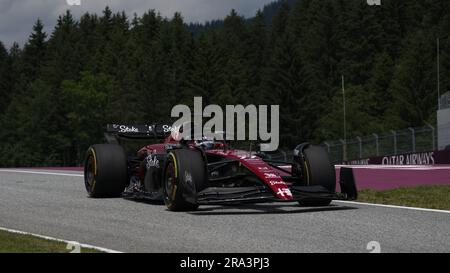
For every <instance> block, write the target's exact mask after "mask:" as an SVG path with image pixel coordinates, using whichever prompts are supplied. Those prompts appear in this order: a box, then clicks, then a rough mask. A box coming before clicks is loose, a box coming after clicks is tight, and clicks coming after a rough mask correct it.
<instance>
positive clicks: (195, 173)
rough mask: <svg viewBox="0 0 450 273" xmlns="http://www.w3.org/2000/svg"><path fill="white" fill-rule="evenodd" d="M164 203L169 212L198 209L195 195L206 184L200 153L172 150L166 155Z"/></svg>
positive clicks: (203, 164) (204, 169)
mask: <svg viewBox="0 0 450 273" xmlns="http://www.w3.org/2000/svg"><path fill="white" fill-rule="evenodd" d="M163 177H164V178H163V179H164V180H163V195H164V203H165V204H166V206H167V208H168V209H169V210H171V211H193V210H196V209H197V208H198V204H197V193H198V192H199V191H201V190H202V189H203V188H204V186H203V185H204V184H205V183H206V166H205V162H204V160H203V156H202V154H201V152H199V151H196V150H190V149H179V150H173V151H171V152H170V153H169V154H168V157H167V160H166V164H165V168H164V176H163Z"/></svg>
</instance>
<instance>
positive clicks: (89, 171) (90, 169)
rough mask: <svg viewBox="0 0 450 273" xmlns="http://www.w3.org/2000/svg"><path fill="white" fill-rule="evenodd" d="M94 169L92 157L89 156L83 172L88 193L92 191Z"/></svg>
mask: <svg viewBox="0 0 450 273" xmlns="http://www.w3.org/2000/svg"><path fill="white" fill-rule="evenodd" d="M94 169H95V160H94V157H93V156H92V155H89V157H88V160H87V165H86V172H85V184H86V189H87V191H88V192H91V191H92V185H93V183H94V181H95V174H94Z"/></svg>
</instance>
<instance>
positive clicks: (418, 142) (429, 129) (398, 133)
mask: <svg viewBox="0 0 450 273" xmlns="http://www.w3.org/2000/svg"><path fill="white" fill-rule="evenodd" d="M436 141H437V140H436V128H435V127H434V126H432V125H430V124H427V125H426V126H423V127H415V128H412V127H410V128H407V129H403V130H391V131H389V132H386V133H383V134H372V135H370V136H365V137H359V136H358V137H356V138H352V139H347V140H343V139H340V140H336V141H326V142H324V143H323V144H324V146H325V147H326V148H327V149H328V152H329V153H330V156H331V159H332V161H333V162H334V163H340V162H343V161H347V160H355V159H361V158H369V157H374V156H380V155H395V154H399V153H414V152H423V151H434V150H436V146H437V145H436Z"/></svg>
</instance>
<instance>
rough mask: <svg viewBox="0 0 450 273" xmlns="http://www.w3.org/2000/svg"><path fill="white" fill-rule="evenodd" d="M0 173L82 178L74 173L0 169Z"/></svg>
mask: <svg viewBox="0 0 450 273" xmlns="http://www.w3.org/2000/svg"><path fill="white" fill-rule="evenodd" d="M0 172H5V173H28V174H45V175H60V176H73V177H83V176H84V175H82V174H75V173H52V172H38V171H23V170H8V169H0Z"/></svg>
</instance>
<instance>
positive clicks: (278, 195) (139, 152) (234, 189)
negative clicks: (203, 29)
mask: <svg viewBox="0 0 450 273" xmlns="http://www.w3.org/2000/svg"><path fill="white" fill-rule="evenodd" d="M105 138H106V140H107V142H108V144H96V145H93V146H91V147H90V148H89V149H88V151H87V155H86V159H85V165H84V181H85V186H86V190H87V192H88V194H89V196H90V197H94V198H97V197H120V196H122V197H125V198H133V199H135V198H136V199H147V200H163V201H164V203H165V204H166V206H167V208H168V209H169V210H172V211H191V210H195V209H197V208H198V206H199V205H206V204H226V203H228V204H230V203H232V204H236V203H244V202H253V203H255V202H274V201H279V202H283V201H284V202H293V201H296V202H299V203H300V205H303V206H327V205H329V204H330V203H331V201H332V200H336V199H338V200H355V199H356V197H357V191H356V186H355V183H354V181H353V180H352V179H350V180H345V181H342V180H341V181H340V187H341V192H340V193H336V174H335V168H334V166H333V165H332V164H331V163H330V159H329V156H328V153H327V151H326V150H325V149H324V148H323V147H320V146H314V145H310V144H307V143H305V144H300V145H298V146H297V147H296V148H295V149H294V152H293V159H292V160H290V161H288V160H278V159H276V157H275V156H274V155H273V154H271V153H267V152H261V151H246V150H240V149H233V148H232V147H231V145H230V143H229V142H227V141H217V140H214V139H209V140H208V139H204V140H201V141H194V140H189V141H187V140H180V141H176V140H175V139H174V138H173V137H172V134H171V126H170V125H161V124H152V125H133V126H131V125H120V124H114V125H108V126H107V132H106V133H105ZM151 139H153V140H157V141H159V143H155V144H148V142H149V140H151ZM126 140H135V141H137V140H141V141H142V140H144V141H147V142H146V143H147V144H146V145H145V146H144V147H141V148H132V149H128V150H127V146H126Z"/></svg>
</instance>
